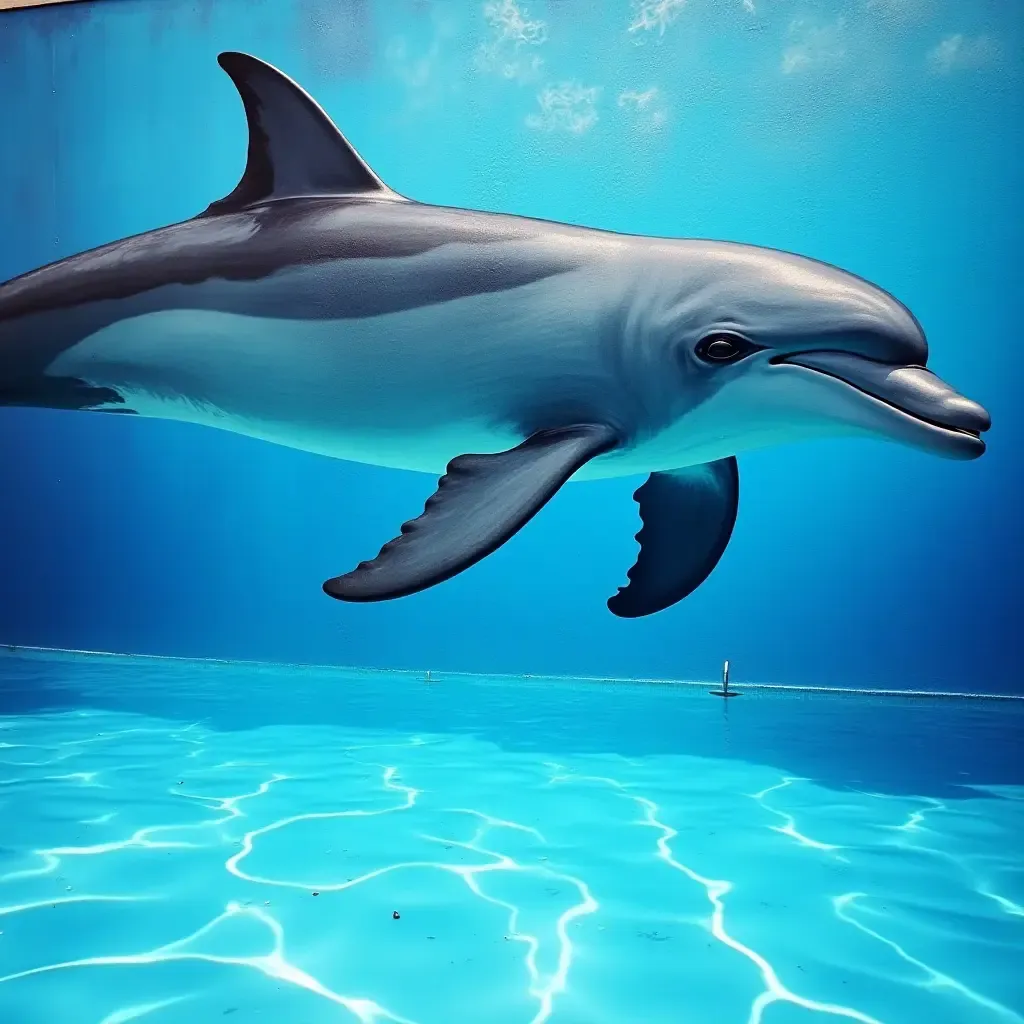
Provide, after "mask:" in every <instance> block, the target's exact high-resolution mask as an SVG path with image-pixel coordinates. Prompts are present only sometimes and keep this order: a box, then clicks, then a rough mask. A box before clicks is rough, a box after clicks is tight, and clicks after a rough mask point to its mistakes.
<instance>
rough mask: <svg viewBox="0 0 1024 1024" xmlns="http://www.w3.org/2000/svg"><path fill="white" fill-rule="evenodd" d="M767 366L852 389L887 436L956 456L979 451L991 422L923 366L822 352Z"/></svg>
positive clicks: (784, 356)
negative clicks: (879, 419) (872, 409)
mask: <svg viewBox="0 0 1024 1024" xmlns="http://www.w3.org/2000/svg"><path fill="white" fill-rule="evenodd" d="M769 364H770V365H771V366H772V367H775V368H778V369H785V370H787V371H789V372H796V373H800V374H804V375H814V377H817V378H819V379H820V378H822V377H824V378H827V379H828V380H830V381H834V382H835V383H836V384H837V385H838V386H841V387H843V388H844V389H845V388H849V389H851V390H852V391H855V392H857V393H858V394H859V395H860V396H862V397H863V400H864V401H865V402H867V403H869V404H870V405H872V406H874V407H875V408H876V409H877V410H878V411H879V412H882V413H883V414H884V415H885V417H886V419H888V420H889V424H886V425H883V423H882V422H880V423H879V426H880V427H882V430H881V431H880V432H884V433H885V434H887V435H888V436H890V437H892V439H893V440H897V441H901V442H903V443H905V444H910V445H911V446H913V447H917V448H923V449H925V450H927V451H930V452H932V453H934V454H937V455H940V456H944V457H946V458H950V459H957V460H972V459H976V458H978V457H979V456H981V455H983V454H984V453H985V450H986V445H985V442H984V441H983V440H982V439H981V434H982V433H983V432H984V431H986V430H988V429H989V427H990V425H991V420H990V418H989V415H988V413H987V412H986V411H985V409H983V408H982V407H981V406H980V405H978V404H977V403H974V402H971V401H970V400H969V399H966V398H964V397H963V396H961V395H959V394H957V392H955V391H954V390H953V389H952V388H950V387H949V386H948V385H947V384H945V383H944V382H943V381H941V380H940V379H939V378H938V377H936V376H935V375H934V374H933V373H931V371H929V370H927V369H926V368H925V367H923V366H910V365H898V364H897V365H889V364H883V363H878V362H875V361H874V360H871V359H868V358H865V357H863V356H857V355H852V354H850V353H845V352H831V351H826V350H815V351H807V352H791V353H785V354H780V355H776V356H773V357H772V358H771V359H770V360H769ZM901 376H902V378H905V379H901ZM887 428H888V429H887ZM908 428H909V429H908Z"/></svg>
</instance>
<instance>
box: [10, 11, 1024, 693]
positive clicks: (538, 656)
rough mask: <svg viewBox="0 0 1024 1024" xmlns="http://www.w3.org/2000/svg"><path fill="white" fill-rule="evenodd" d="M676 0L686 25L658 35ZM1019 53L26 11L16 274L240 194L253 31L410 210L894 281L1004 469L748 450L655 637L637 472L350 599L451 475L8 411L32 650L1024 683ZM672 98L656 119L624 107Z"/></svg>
mask: <svg viewBox="0 0 1024 1024" xmlns="http://www.w3.org/2000/svg"><path fill="white" fill-rule="evenodd" d="M751 8H753V10H751ZM644 10H646V11H648V13H652V12H653V13H654V14H656V13H657V12H658V10H661V11H662V12H664V13H665V15H666V19H665V21H664V22H663V23H661V24H659V23H654V24H653V27H651V28H648V29H645V28H643V27H640V28H637V29H635V30H634V31H630V28H629V26H630V24H631V22H634V23H635V22H636V20H637V18H638V17H639V16H640V15H642V14H643V12H644ZM517 12H518V13H517ZM670 17H671V20H668V18H670ZM648 20H650V19H648ZM536 22H543V24H544V29H543V37H544V38H543V41H537V40H538V38H539V36H540V29H537V28H531V27H530V26H531V24H532V23H536ZM524 26H525V27H524ZM662 29H664V31H662ZM524 37H526V38H525V39H524ZM1022 37H1024V26H1022V17H1021V13H1020V10H1019V5H1017V4H1008V3H1005V2H1003V0H974V2H965V0H960V2H954V0H849V2H845V3H842V4H840V3H836V2H834V0H833V2H824V0H822V2H820V3H814V2H806V3H802V2H798V0H774V2H771V0H756V3H754V4H751V3H744V2H742V0H720V2H714V0H691V2H690V3H689V4H687V5H685V6H682V5H679V4H673V3H672V2H671V0H667V2H666V0H662V2H661V4H660V5H659V4H656V3H653V2H652V3H648V4H646V5H643V4H633V6H632V7H631V6H630V3H628V2H627V0H615V2H611V0H608V2H605V3H601V4H597V3H595V2H594V0H547V2H546V3H545V2H543V0H532V2H530V3H523V4H521V5H520V6H519V7H516V5H515V4H512V3H510V2H509V0H497V2H496V3H494V4H491V5H484V4H479V3H449V4H443V3H440V2H435V3H431V2H429V0H387V2H386V3H385V2H384V0H381V2H379V3H370V2H369V0H216V3H214V2H213V0H205V2H185V0H160V2H156V0H106V2H102V3H98V4H69V5H61V6H57V7H48V8H40V9H35V10H29V11H19V12H15V13H7V14H2V15H0V61H2V65H0V96H3V97H5V99H4V102H3V104H2V106H0V279H5V278H8V277H13V276H15V275H16V274H19V273H22V272H25V271H28V270H31V269H33V268H34V267H36V266H38V265H41V264H44V263H47V262H49V261H52V260H55V259H58V258H61V257H64V256H68V255H71V254H72V253H75V252H77V251H79V250H82V249H85V248H88V247H91V246H95V245H100V244H102V243H104V242H107V241H110V240H113V239H116V238H119V237H122V236H125V235H128V234H131V233H135V232H141V231H145V230H147V229H149V228H152V227H156V226H158V225H161V224H166V223H170V222H172V221H175V220H179V219H183V218H187V217H190V216H192V215H194V214H196V213H198V212H199V211H200V210H202V209H203V208H204V207H205V206H206V205H207V204H208V203H209V202H210V201H212V200H213V199H215V198H219V197H221V196H222V195H224V194H226V193H227V192H228V191H230V190H231V188H232V187H233V186H234V184H235V182H236V181H237V178H238V176H239V174H240V172H241V169H242V166H243V163H244V156H245V127H244V119H243V116H242V111H241V105H240V103H239V101H238V98H237V95H236V93H235V92H234V90H233V88H232V86H231V83H230V81H229V80H228V78H227V77H226V76H225V75H224V73H223V72H222V71H221V70H220V69H219V67H218V66H217V63H216V54H217V53H218V52H219V51H220V50H222V49H242V50H248V51H249V52H252V53H255V54H256V55H258V56H260V57H262V58H264V59H266V60H269V61H271V62H272V63H274V64H276V65H278V66H279V67H281V68H282V69H283V70H284V71H286V72H287V73H289V74H290V75H292V76H293V77H295V78H297V79H298V80H299V81H300V82H301V83H302V84H303V85H304V86H305V87H306V88H307V89H308V90H309V91H310V92H311V93H312V94H313V95H314V96H315V97H316V98H317V99H318V100H319V102H320V103H321V104H322V105H323V106H324V107H325V108H326V109H327V110H328V112H329V113H330V114H331V115H332V116H333V117H334V119H335V120H336V121H337V123H338V125H339V127H341V129H342V130H343V131H344V132H345V133H346V134H347V135H348V137H349V138H350V140H351V141H352V142H353V143H354V145H355V146H356V147H357V148H358V149H359V150H360V152H361V153H362V155H363V156H364V158H365V159H366V160H367V161H368V162H369V163H370V165H371V166H372V167H374V169H375V170H376V171H377V172H378V173H379V174H380V175H381V177H382V178H383V179H384V180H385V181H386V182H387V183H389V184H390V185H392V186H393V187H394V188H396V189H397V190H398V191H399V192H401V193H403V194H404V195H407V196H409V197H411V198H415V199H419V200H422V201H425V202H434V203H443V204H451V205H461V206H469V207H477V208H483V209H491V210H499V211H504V212H512V213H519V214H526V215H533V216H540V217H548V218H553V219H557V220H565V221H571V222H577V223H582V224H588V225H592V226H595V227H604V228H611V229H616V230H622V231H630V232H636V233H651V234H663V235H689V236H693V235H696V236H709V237H719V238H729V239H735V240H740V241H745V242H750V243H755V244H762V245H768V246H775V247H778V248H783V249H789V250H794V251H797V252H801V253H804V254H806V255H809V256H813V257H816V258H819V259H824V260H827V261H829V262H833V263H836V264H839V265H841V266H843V267H845V268H847V269H849V270H851V271H853V272H856V273H858V274H861V275H863V276H866V277H868V278H870V279H871V280H873V281H875V282H877V283H878V284H880V285H882V286H883V287H885V288H887V289H889V290H891V291H893V292H894V293H895V294H897V295H898V296H899V297H900V298H901V299H902V300H904V301H905V302H906V303H907V304H908V305H909V306H910V307H911V308H912V309H913V310H914V311H915V313H916V314H917V316H918V318H919V319H920V320H921V322H922V323H923V325H924V327H925V330H926V331H927V333H928V335H929V339H930V343H931V348H932V357H931V360H930V365H932V366H933V367H934V369H935V370H936V372H938V373H939V374H940V375H941V376H942V377H943V378H945V379H946V380H948V381H950V382H951V383H952V384H954V386H956V387H957V388H959V389H960V390H961V391H963V392H964V393H966V394H967V395H969V396H970V397H972V398H975V399H977V400H979V401H981V402H982V403H983V404H985V405H986V406H987V407H988V408H989V410H990V412H991V413H992V417H993V422H994V426H993V430H992V432H991V434H990V438H989V440H990V447H989V453H988V454H987V455H986V456H985V457H984V458H982V459H981V460H979V461H976V462H972V463H955V462H946V461H943V460H939V459H934V458H931V457H929V456H926V455H923V454H920V453H917V452H913V451H909V450H903V449H900V448H898V447H896V446H894V445H889V444H885V443H883V442H872V441H846V442H836V441H821V442H814V443H807V444H804V445H795V446H792V447H789V448H785V449H776V450H772V451H767V452H762V453H757V454H752V455H747V456H743V457H742V458H741V460H740V469H741V480H742V482H741V489H742V494H741V507H740V518H739V522H738V524H737V529H736V532H735V534H734V538H733V542H732V544H731V546H730V548H729V549H728V551H727V553H726V555H725V557H724V558H723V560H722V562H721V564H720V566H719V568H718V570H717V571H716V572H715V573H714V574H713V575H712V577H711V578H710V579H709V581H708V582H707V583H706V584H705V585H704V586H703V587H702V588H701V589H700V590H698V591H697V592H696V593H695V594H694V595H693V596H692V597H691V598H690V599H688V600H687V601H685V602H683V603H682V604H681V605H678V606H676V607H675V608H673V609H671V610H669V611H667V612H665V613H663V614H661V615H658V616H654V617H652V618H650V619H646V620H641V621H623V620H619V619H616V618H614V617H613V616H612V615H611V614H610V613H609V612H608V611H607V609H606V608H605V605H604V602H605V599H606V598H607V597H609V596H610V595H611V594H613V593H614V592H615V589H616V587H617V586H619V585H621V584H623V583H624V582H625V573H626V570H627V569H628V568H629V567H630V565H631V564H632V562H633V560H634V555H635V551H636V545H635V542H634V540H633V535H634V533H635V532H636V530H637V529H638V528H639V521H638V518H637V513H636V506H635V505H634V503H633V502H632V500H631V495H632V491H633V490H634V489H635V487H636V486H637V485H638V484H639V483H640V482H641V481H640V480H639V479H630V480H619V481H613V482H607V483H589V484H576V485H572V486H570V487H567V488H566V489H564V490H563V491H562V492H561V493H560V494H559V495H557V496H556V498H555V500H554V501H553V502H552V503H551V504H550V505H549V506H548V507H547V508H546V509H545V510H544V511H543V512H542V513H541V515H539V516H538V517H537V518H536V519H535V520H534V521H533V522H531V523H530V524H529V525H528V526H527V527H526V528H525V529H524V530H523V531H522V533H520V534H519V535H518V536H517V537H515V538H514V539H513V540H512V541H511V542H510V543H509V544H508V545H506V546H505V547H504V548H502V549H501V550H499V551H498V552H497V553H496V554H495V555H493V556H491V557H490V558H488V559H486V560H485V561H484V562H482V563H481V564H479V565H477V566H476V567H474V568H473V569H471V570H469V571H468V572H466V573H464V574H463V575H462V576H460V577H458V578H456V579H455V580H453V581H451V582H449V583H447V584H444V585H443V586H440V587H437V588H435V589H433V590H431V591H428V592H426V593H423V594H420V595H417V596H414V597H411V598H407V599H403V600H400V601H397V602H391V603H386V604H379V605H370V606H346V605H343V604H340V603H338V602H335V601H332V600H330V599H329V598H327V597H326V596H324V595H323V594H322V593H321V590H320V584H321V582H322V581H323V580H324V579H326V578H327V577H329V576H333V575H335V574H337V573H339V572H343V571H346V570H347V569H349V568H351V567H352V566H353V565H354V564H355V563H356V562H358V561H359V560H361V559H363V558H366V557H371V556H372V555H374V554H376V552H377V550H378V549H379V547H380V545H381V544H382V543H383V542H384V541H386V540H388V539H390V538H391V537H392V536H393V535H394V534H395V533H396V531H397V529H398V527H399V525H400V524H401V523H402V522H403V521H405V520H406V519H409V518H411V517H413V516H415V515H416V514H418V513H419V511H420V510H421V509H422V504H423V501H424V500H425V499H426V497H427V496H428V495H429V494H430V493H431V491H432V490H433V487H434V483H435V481H434V480H433V479H432V478H429V477H426V476H421V475H416V474H405V473H399V472H393V471H386V470H381V469H377V468H373V467H366V466H358V465H351V464H347V463H342V462H333V461H331V460H328V459H324V458H319V457H315V456H312V455H307V454H303V453H299V452H294V451H289V450H286V449H283V448H276V447H273V446H271V445H268V444H264V443H261V442H258V441H255V440H250V439H245V438H241V437H234V436H232V435H229V434H226V433H221V432H217V431H212V430H205V429H203V428H199V427H194V426H188V425H182V424H173V423H162V422H157V421H146V420H136V419H133V418H129V417H103V416H88V415H84V414H76V413H62V412H52V411H36V410H13V409H0V538H2V540H0V640H3V641H5V642H8V643H17V644H37V645H49V646H61V647H75V648H89V649H106V650H122V651H136V652H153V653H167V654H187V655H195V656H217V657H244V658H256V659H275V660H289V661H302V662H325V663H345V664H353V665H377V666H393V667H424V668H431V667H432V668H438V669H440V668H448V669H460V670H472V671H476V670H479V671H488V670H491V671H508V672H566V673H579V674H591V675H624V676H641V677H642V676H673V677H710V676H712V675H713V674H714V673H715V672H717V670H718V666H719V665H720V663H721V661H722V659H723V658H726V657H728V658H730V659H731V660H732V662H733V666H734V674H735V677H736V678H740V679H742V678H749V679H756V680H759V681H766V682H768V681H775V682H790V683H815V684H827V685H853V686H867V685H884V686H895V687H924V688H931V687H937V688H944V689H958V690H964V689H970V690H981V691H985V690H1000V691H1015V692H1021V691H1022V690H1024V683H1022V681H1021V679H1020V673H1019V670H1018V665H1019V664H1020V654H1021V635H1022V630H1021V627H1020V625H1019V613H1020V609H1021V587H1020V580H1021V578H1022V570H1024V554H1022V547H1024V546H1022V544H1021V540H1020V526H1019V524H1020V521H1021V513H1020V490H1021V481H1022V474H1021V470H1022V459H1021V454H1020V445H1021V443H1022V440H1024V433H1022V420H1024V409H1022V403H1021V402H1020V400H1019V397H1018V396H1019V392H1020V389H1021V387H1022V385H1024V378H1022V373H1021V371H1022V359H1021V345H1020V314H1019V310H1020V304H1021V296H1022V295H1024V279H1022V277H1024V275H1022V272H1021V267H1022V264H1021V257H1020V252H1021V244H1022V242H1024V237H1022V236H1024V217H1022V212H1024V211H1022V205H1024V203H1022V195H1024V174H1022V170H1024V160H1022V146H1021V132H1022V126H1024V116H1022V115H1024V109H1022V108H1024V100H1022V96H1024V90H1022V88H1021V84H1022V83H1021V70H1022V69H1021V58H1020V54H1021V53H1024V45H1022V43H1024V38H1022ZM944 41H945V42H944ZM537 61H540V63H539V64H537V63H536V62H537ZM562 83H567V84H568V87H567V88H566V89H564V90H563V92H562V95H563V96H568V97H570V98H571V99H573V98H574V99H575V100H576V103H575V105H574V106H573V107H572V108H571V112H572V113H573V115H574V116H576V117H577V118H578V120H577V127H579V128H581V130H579V131H570V130H564V127H565V126H564V124H563V125H562V126H561V127H560V126H559V124H557V123H556V124H552V123H551V122H550V120H549V121H547V122H546V121H545V120H544V107H543V105H542V104H541V102H540V100H539V98H538V97H542V96H544V95H547V96H549V97H550V96H552V95H555V94H553V93H550V92H548V93H545V92H544V90H545V89H548V88H550V87H556V88H557V87H558V86H560V85H561V84H562ZM573 83H575V86H574V85H573ZM576 86H579V87H582V88H577V87H576ZM651 87H655V88H656V89H657V94H656V95H654V96H653V97H652V98H651V99H650V100H649V101H648V102H647V103H646V105H644V106H642V107H640V106H638V104H637V103H636V102H632V101H630V99H629V97H628V95H627V96H626V98H625V99H621V100H620V97H622V95H623V94H624V93H626V94H628V93H630V92H633V93H643V92H645V91H646V90H648V89H650V88H651ZM587 90H596V91H594V92H588V91H587ZM555 106H556V107H557V103H556V104H555ZM549 112H550V111H549ZM593 115H596V119H595V117H594V116H593ZM538 117H540V120H539V121H538ZM455 454H458V453H455V452H453V453H452V455H453V456H454V455H455Z"/></svg>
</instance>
